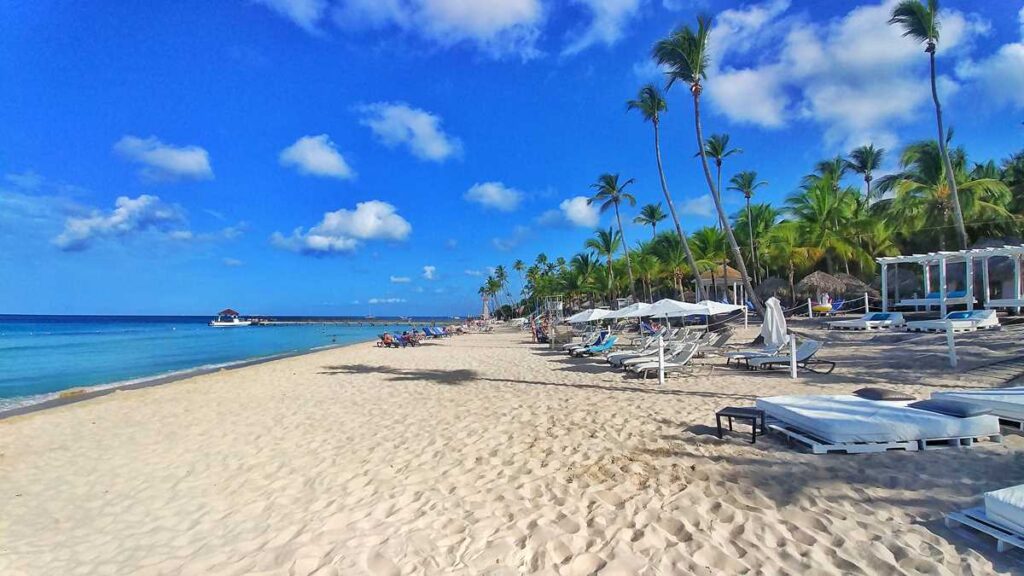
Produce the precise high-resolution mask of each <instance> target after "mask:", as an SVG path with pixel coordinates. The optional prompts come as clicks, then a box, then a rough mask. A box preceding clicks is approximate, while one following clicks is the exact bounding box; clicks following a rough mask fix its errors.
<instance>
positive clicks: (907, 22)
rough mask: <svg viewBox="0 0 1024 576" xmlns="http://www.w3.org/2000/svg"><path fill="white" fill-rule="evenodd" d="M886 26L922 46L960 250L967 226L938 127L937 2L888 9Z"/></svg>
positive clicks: (915, 1)
mask: <svg viewBox="0 0 1024 576" xmlns="http://www.w3.org/2000/svg"><path fill="white" fill-rule="evenodd" d="M889 24H896V25H899V26H900V27H901V28H903V36H905V37H909V38H913V39H914V40H917V41H918V42H924V44H925V49H924V51H925V52H926V53H927V54H928V61H929V63H930V64H931V83H932V102H933V103H934V104H935V124H936V127H937V128H938V131H939V138H938V142H939V149H940V151H941V152H942V160H943V163H944V164H945V167H946V180H947V182H948V183H949V192H950V196H951V198H952V204H953V215H954V217H955V221H956V228H957V232H958V234H959V236H960V248H961V249H966V248H967V225H966V224H965V223H964V213H963V210H962V209H961V206H960V193H959V190H957V186H956V176H954V174H953V163H952V162H951V161H950V159H949V150H947V149H946V132H945V130H943V128H942V105H941V104H940V103H939V91H938V88H937V87H936V85H935V45H936V44H937V43H938V41H939V27H940V25H941V23H940V22H939V0H928V5H927V6H925V5H924V4H922V3H921V1H920V0H903V1H902V2H900V3H899V4H897V5H896V7H895V8H893V9H892V16H891V17H890V18H889Z"/></svg>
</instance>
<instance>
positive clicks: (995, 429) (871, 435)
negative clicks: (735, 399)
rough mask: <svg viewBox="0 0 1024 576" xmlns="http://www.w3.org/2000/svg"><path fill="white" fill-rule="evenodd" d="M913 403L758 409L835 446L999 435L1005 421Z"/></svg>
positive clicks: (806, 403) (785, 399)
mask: <svg viewBox="0 0 1024 576" xmlns="http://www.w3.org/2000/svg"><path fill="white" fill-rule="evenodd" d="M907 404H909V402H880V401H877V400H867V399H864V398H859V397H857V396H846V395H843V396H772V397H769V398H758V399H757V407H758V408H760V409H761V410H764V411H765V414H767V415H768V416H769V417H772V418H777V419H779V420H782V421H783V422H785V423H788V424H791V425H793V426H796V427H797V428H800V429H801V430H804V431H806V432H810V433H811V434H813V435H815V436H818V437H819V438H821V439H823V440H827V441H829V442H832V443H836V444H842V443H850V442H896V441H906V440H926V439H934V438H963V437H970V436H992V435H996V434H999V419H998V418H996V417H995V416H991V415H984V416H974V417H971V418H955V417H952V416H946V415H944V414H937V413H935V412H928V411H927V410H919V409H917V408H907V407H906V405H907Z"/></svg>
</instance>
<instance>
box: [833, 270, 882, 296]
mask: <svg viewBox="0 0 1024 576" xmlns="http://www.w3.org/2000/svg"><path fill="white" fill-rule="evenodd" d="M835 277H836V278H838V279H839V281H840V282H842V283H843V284H844V285H845V288H843V291H842V295H843V297H844V298H847V299H849V298H860V297H862V296H864V293H865V292H867V293H868V295H869V296H871V297H872V298H878V296H879V292H878V290H875V289H874V288H872V287H871V286H868V285H867V284H865V283H864V282H863V281H862V280H861V279H860V278H857V277H856V276H852V275H850V274H844V273H842V272H840V273H838V274H836V275H835Z"/></svg>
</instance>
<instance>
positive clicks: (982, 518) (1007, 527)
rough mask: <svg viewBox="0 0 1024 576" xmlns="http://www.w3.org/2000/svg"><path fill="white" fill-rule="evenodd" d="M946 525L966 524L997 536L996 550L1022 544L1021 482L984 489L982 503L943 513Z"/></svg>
mask: <svg viewBox="0 0 1024 576" xmlns="http://www.w3.org/2000/svg"><path fill="white" fill-rule="evenodd" d="M946 526H948V527H949V528H959V527H961V526H967V527H969V528H973V529H974V530H977V531H978V532H982V533H984V534H988V535H989V536H992V537H993V538H995V539H996V550H997V551H999V552H1005V551H1007V550H1009V549H1010V547H1011V546H1012V547H1016V548H1024V484H1018V485H1017V486H1010V487H1009V488H1003V489H1001V490H994V491H992V492H986V493H985V496H984V503H983V504H982V505H981V506H978V507H975V508H968V509H967V510H962V511H960V512H953V513H951V514H948V515H947V516H946Z"/></svg>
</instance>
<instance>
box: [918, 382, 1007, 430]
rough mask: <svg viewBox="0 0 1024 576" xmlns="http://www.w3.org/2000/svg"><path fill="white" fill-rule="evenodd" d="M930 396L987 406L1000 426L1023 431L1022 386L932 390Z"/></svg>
mask: <svg viewBox="0 0 1024 576" xmlns="http://www.w3.org/2000/svg"><path fill="white" fill-rule="evenodd" d="M932 398H948V399H953V400H958V401H960V402H967V403H968V404H974V405H976V406H981V407H983V408H988V409H989V410H990V411H991V413H992V415H994V416H996V417H997V418H999V424H1001V425H1002V426H1008V427H1011V428H1015V429H1017V430H1021V431H1024V386H1018V387H1013V388H991V389H989V390H957V391H951V392H933V393H932Z"/></svg>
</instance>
